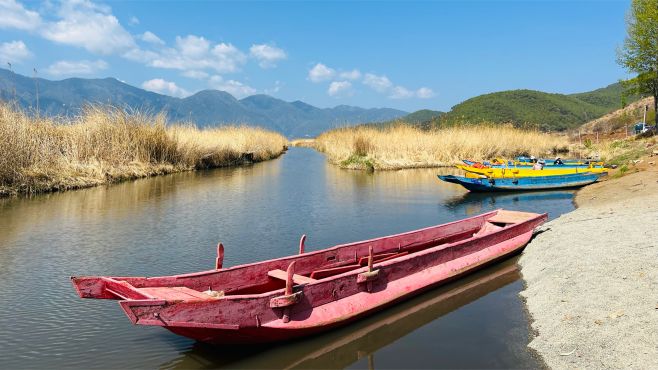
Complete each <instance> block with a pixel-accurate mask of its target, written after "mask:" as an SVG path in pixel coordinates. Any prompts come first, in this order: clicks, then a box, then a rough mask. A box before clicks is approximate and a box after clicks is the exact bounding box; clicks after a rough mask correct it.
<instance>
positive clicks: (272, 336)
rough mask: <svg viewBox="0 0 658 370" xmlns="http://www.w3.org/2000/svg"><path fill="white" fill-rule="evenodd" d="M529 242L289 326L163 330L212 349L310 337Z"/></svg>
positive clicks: (299, 317)
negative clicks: (210, 346) (212, 346)
mask: <svg viewBox="0 0 658 370" xmlns="http://www.w3.org/2000/svg"><path fill="white" fill-rule="evenodd" d="M531 238H532V231H529V232H526V233H525V234H522V235H520V236H518V237H516V238H512V239H510V240H506V241H504V242H502V243H499V244H496V245H493V246H491V247H489V248H485V249H483V250H482V251H480V252H478V253H475V254H472V255H469V256H466V257H463V258H460V259H456V260H454V261H451V262H448V263H445V264H442V265H438V266H434V267H432V268H428V269H426V270H423V271H419V272H418V273H416V274H413V275H409V276H408V277H405V278H402V279H398V280H395V281H392V282H383V281H382V282H380V283H379V284H373V287H372V291H371V292H367V291H366V292H361V293H358V294H355V295H352V296H350V297H349V298H347V299H343V300H341V301H340V302H336V301H335V302H332V303H329V304H327V305H323V306H321V307H316V308H313V309H311V310H307V311H301V312H296V313H294V314H293V315H292V316H291V321H290V322H288V323H282V322H275V323H273V324H272V325H266V326H262V327H259V328H257V327H245V328H239V329H237V330H232V329H207V328H193V327H165V328H166V329H169V330H170V331H172V332H173V333H175V334H178V335H182V336H185V337H188V338H191V339H195V340H198V341H201V342H207V343H212V344H244V343H269V342H275V341H281V340H291V339H296V338H301V337H305V336H309V335H315V334H319V333H322V332H324V331H327V330H331V329H334V328H337V327H340V326H344V325H348V324H349V323H351V322H354V321H356V320H359V319H361V318H363V317H366V316H368V315H371V314H373V313H375V312H377V311H379V310H382V309H385V308H386V307H389V306H391V305H394V304H396V303H399V302H401V301H404V300H407V299H409V298H411V297H413V296H415V295H418V294H421V293H423V292H425V291H427V290H429V289H432V288H434V287H437V286H440V285H442V284H445V283H448V282H450V281H453V280H454V279H456V278H459V277H462V276H464V275H467V274H470V273H473V272H475V271H477V270H479V269H482V268H484V267H486V266H488V265H490V264H492V263H495V262H496V261H499V260H501V259H505V258H508V257H510V256H512V255H514V254H515V253H518V252H519V251H520V250H521V249H522V248H523V247H525V245H526V244H527V243H528V241H530V239H531Z"/></svg>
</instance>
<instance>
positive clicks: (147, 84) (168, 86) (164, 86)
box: [142, 78, 190, 98]
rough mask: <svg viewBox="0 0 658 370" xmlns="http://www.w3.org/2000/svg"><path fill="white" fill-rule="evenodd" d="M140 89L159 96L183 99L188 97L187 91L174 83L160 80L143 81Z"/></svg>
mask: <svg viewBox="0 0 658 370" xmlns="http://www.w3.org/2000/svg"><path fill="white" fill-rule="evenodd" d="M142 87H143V88H144V89H146V90H149V91H153V92H156V93H159V94H165V95H171V96H176V97H179V98H184V97H186V96H189V95H190V93H189V92H188V91H187V90H185V89H183V88H181V87H179V86H178V85H176V83H175V82H171V81H166V80H164V79H162V78H154V79H152V80H148V81H144V82H143V83H142Z"/></svg>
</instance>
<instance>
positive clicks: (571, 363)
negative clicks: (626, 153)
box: [519, 168, 658, 369]
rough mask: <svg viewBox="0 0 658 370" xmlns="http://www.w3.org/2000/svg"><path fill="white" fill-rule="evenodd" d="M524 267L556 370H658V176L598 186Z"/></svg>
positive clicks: (531, 305) (531, 304) (543, 346)
mask: <svg viewBox="0 0 658 370" xmlns="http://www.w3.org/2000/svg"><path fill="white" fill-rule="evenodd" d="M576 204H577V205H578V208H577V209H576V210H575V211H573V212H570V213H568V214H565V215H563V216H561V217H559V218H557V219H555V220H553V221H551V222H549V223H547V224H545V225H544V226H543V227H542V229H543V230H544V232H543V233H541V234H539V235H538V236H537V237H536V238H535V239H534V240H533V241H532V242H531V243H530V244H529V245H528V246H527V247H526V249H525V251H524V253H523V255H522V257H521V259H520V260H519V264H520V265H521V268H522V270H521V272H522V274H523V278H524V279H525V281H526V289H525V290H524V291H523V292H522V293H521V295H522V296H523V297H524V298H525V299H526V303H527V308H528V311H529V312H530V314H531V317H532V320H533V322H532V328H533V329H534V331H535V334H536V336H535V337H534V339H533V340H532V341H531V343H530V344H529V346H530V347H531V348H533V349H534V350H536V351H537V353H538V354H539V355H540V356H541V357H542V358H543V360H544V361H545V363H546V364H547V365H548V367H550V368H554V369H565V368H578V369H582V368H595V369H619V368H633V369H649V368H651V369H656V368H658V171H656V169H655V168H650V169H648V170H647V171H643V172H638V173H634V174H631V175H627V176H624V177H622V178H620V179H612V180H608V181H604V182H602V183H597V184H594V185H591V186H589V187H587V188H585V189H583V190H581V191H580V192H578V195H577V197H576Z"/></svg>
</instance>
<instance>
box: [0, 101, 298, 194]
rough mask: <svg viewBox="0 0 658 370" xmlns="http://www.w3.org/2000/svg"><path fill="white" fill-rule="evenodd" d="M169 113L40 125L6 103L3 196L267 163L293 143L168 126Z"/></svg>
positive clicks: (0, 134)
mask: <svg viewBox="0 0 658 370" xmlns="http://www.w3.org/2000/svg"><path fill="white" fill-rule="evenodd" d="M165 121H166V119H165V116H164V115H162V114H156V115H152V114H144V113H140V112H129V111H126V110H123V109H118V108H113V107H106V106H88V107H86V108H85V109H83V111H82V113H81V114H80V115H79V116H77V117H74V118H71V119H57V120H54V119H49V118H35V117H33V116H31V115H28V114H26V113H25V112H22V111H21V110H19V109H17V108H15V107H13V106H12V105H10V104H7V103H0V194H10V193H16V192H20V193H35V192H44V191H52V190H63V189H71V188H80V187H88V186H93V185H98V184H103V183H108V182H115V181H121V180H126V179H132V178H139V177H145V176H151V175H156V174H164V173H171V172H178V171H185V170H190V169H195V168H209V167H219V166H229V165H235V164H241V163H244V162H245V161H247V160H248V161H262V160H267V159H271V158H274V157H277V156H278V155H280V154H281V153H282V152H283V151H284V148H285V146H286V144H287V140H286V139H285V138H284V137H283V136H282V135H280V134H277V133H274V132H271V131H267V130H264V129H260V128H253V127H246V126H229V127H221V128H208V129H198V128H196V127H195V126H193V125H189V124H174V125H167V124H166V122H165Z"/></svg>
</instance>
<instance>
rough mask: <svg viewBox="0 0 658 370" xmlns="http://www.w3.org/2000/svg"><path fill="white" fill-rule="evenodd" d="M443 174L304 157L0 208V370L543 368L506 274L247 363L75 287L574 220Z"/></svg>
mask: <svg viewBox="0 0 658 370" xmlns="http://www.w3.org/2000/svg"><path fill="white" fill-rule="evenodd" d="M439 172H446V170H436V169H419V170H404V171H392V172H382V173H374V174H373V173H364V172H358V171H348V170H341V169H338V168H336V167H335V166H332V165H329V164H327V163H326V162H325V158H324V157H323V156H322V155H320V154H318V153H316V152H314V151H313V150H310V149H303V148H292V149H291V150H290V151H289V152H288V153H287V154H285V155H284V156H282V157H281V158H279V159H277V160H274V161H270V162H265V163H260V164H256V165H253V166H249V167H243V168H231V169H218V170H212V171H204V172H196V173H184V174H176V175H170V176H163V177H157V178H152V179H144V180H139V181H134V182H128V183H124V184H119V185H114V186H108V187H97V188H93V189H87V190H80V191H71V192H66V193H60V194H50V195H44V196H37V197H33V198H29V199H28V198H16V199H4V200H0V297H1V299H0V363H1V364H2V367H3V368H53V367H57V368H62V367H67V368H86V369H89V368H215V367H231V368H297V367H298V368H309V367H310V368H346V367H347V368H373V367H374V368H441V367H449V368H455V367H460V368H462V367H479V368H483V367H486V368H509V367H537V366H540V363H538V362H537V360H536V359H535V358H534V357H533V355H532V354H531V353H530V352H529V351H528V350H527V348H526V345H527V343H528V341H529V335H530V334H529V328H528V318H527V316H526V313H525V311H524V307H523V302H522V301H521V299H520V298H519V296H518V293H519V292H520V291H521V290H522V288H523V281H522V280H521V279H520V275H519V272H518V270H517V268H516V259H511V260H508V261H505V262H503V263H501V264H498V265H496V266H493V267H491V268H489V269H486V270H483V271H480V272H478V273H477V274H474V275H470V276H468V277H467V278H464V279H461V280H459V281H456V282H454V283H451V284H448V285H445V286H443V287H441V288H438V289H435V290H433V291H430V292H428V293H426V294H424V295H421V296H419V297H416V298H414V299H413V300H410V301H407V302H405V303H403V304H400V305H397V306H395V307H393V308H391V309H388V310H385V311H383V312H380V313H378V314H376V315H374V316H371V317H369V318H368V319H366V320H363V321H361V322H358V323H356V324H354V325H350V326H348V327H344V328H342V329H339V330H335V331H332V332H329V333H327V334H324V335H320V336H316V337H312V338H309V339H305V340H299V341H295V342H291V343H280V344H277V345H275V346H266V347H257V348H249V349H235V348H231V349H227V348H221V347H212V346H208V345H204V344H200V343H196V342H194V341H191V340H188V339H185V338H182V337H178V336H176V335H174V334H171V333H169V332H168V331H166V330H164V329H161V328H157V327H141V326H133V325H132V324H131V323H130V321H129V320H128V318H127V317H125V315H124V314H123V313H122V311H121V310H120V308H119V306H118V305H117V303H116V302H115V301H106V300H81V299H79V298H78V297H77V295H76V294H75V292H74V289H73V288H72V286H71V284H70V282H69V276H70V275H95V274H101V275H115V276H122V275H123V276H126V275H138V276H145V275H146V276H153V275H170V274H178V273H185V272H192V271H199V270H206V269H210V268H213V266H214V258H215V246H216V244H217V242H218V241H222V242H223V243H224V245H225V247H226V257H225V259H224V265H225V266H231V265H235V264H240V263H245V262H253V261H258V260H263V259H269V258H274V257H280V256H284V255H289V254H294V253H296V252H297V243H298V241H299V237H300V236H301V234H304V233H305V234H307V235H308V239H307V247H306V248H307V250H314V249H321V248H325V247H328V246H332V245H335V244H339V243H344V242H348V241H355V240H361V239H368V238H372V237H376V236H383V235H387V234H393V233H398V232H402V231H407V230H411V229H416V228H421V227H426V226H430V225H435V224H439V223H444V222H449V221H453V220H456V219H460V218H463V217H466V216H470V215H474V214H478V213H481V212H485V211H488V210H492V209H496V208H507V209H514V210H525V211H534V212H548V213H549V214H550V216H551V218H554V217H556V216H558V215H560V214H562V213H564V212H568V211H570V210H572V209H573V204H572V197H573V193H572V192H564V191H561V192H548V193H531V194H516V195H512V194H503V195H473V194H467V193H466V191H465V190H463V189H462V188H460V187H458V186H455V185H452V184H445V183H442V182H440V181H439V180H438V179H437V178H436V174H437V173H439Z"/></svg>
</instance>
